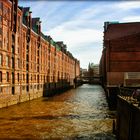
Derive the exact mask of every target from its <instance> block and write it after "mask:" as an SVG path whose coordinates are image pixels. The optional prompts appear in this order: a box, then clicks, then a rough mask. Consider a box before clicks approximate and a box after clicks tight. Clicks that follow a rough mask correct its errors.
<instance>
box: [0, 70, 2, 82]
mask: <svg viewBox="0 0 140 140" xmlns="http://www.w3.org/2000/svg"><path fill="white" fill-rule="evenodd" d="M0 82H2V72H1V71H0Z"/></svg>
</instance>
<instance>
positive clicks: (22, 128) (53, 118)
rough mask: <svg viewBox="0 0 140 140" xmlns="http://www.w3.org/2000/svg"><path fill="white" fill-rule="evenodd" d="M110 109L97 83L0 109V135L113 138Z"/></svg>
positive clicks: (5, 136) (83, 139) (102, 139)
mask: <svg viewBox="0 0 140 140" xmlns="http://www.w3.org/2000/svg"><path fill="white" fill-rule="evenodd" d="M114 117H115V116H114V112H112V111H109V109H108V104H107V102H106V98H105V94H104V91H103V89H102V88H101V86H99V85H88V84H85V85H82V86H80V87H78V88H77V89H71V90H69V91H67V92H65V93H63V94H59V95H56V96H54V97H50V98H43V97H42V98H39V99H36V100H33V101H30V102H26V103H21V104H18V105H14V106H11V107H8V108H3V109H0V138H1V139H4V138H13V139H16V138H17V139H23V138H25V139H27V138H29V139H64V140H67V139H68V140H78V139H80V140H89V139H91V140H94V139H96V140H115V137H114V135H113V134H112V121H113V119H114Z"/></svg>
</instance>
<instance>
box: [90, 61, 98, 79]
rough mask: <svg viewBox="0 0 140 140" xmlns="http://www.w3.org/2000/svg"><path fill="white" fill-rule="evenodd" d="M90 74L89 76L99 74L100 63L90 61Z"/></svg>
mask: <svg viewBox="0 0 140 140" xmlns="http://www.w3.org/2000/svg"><path fill="white" fill-rule="evenodd" d="M88 76H89V77H94V76H99V64H94V63H89V66H88Z"/></svg>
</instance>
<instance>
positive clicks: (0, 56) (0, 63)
mask: <svg viewBox="0 0 140 140" xmlns="http://www.w3.org/2000/svg"><path fill="white" fill-rule="evenodd" d="M0 66H2V54H0Z"/></svg>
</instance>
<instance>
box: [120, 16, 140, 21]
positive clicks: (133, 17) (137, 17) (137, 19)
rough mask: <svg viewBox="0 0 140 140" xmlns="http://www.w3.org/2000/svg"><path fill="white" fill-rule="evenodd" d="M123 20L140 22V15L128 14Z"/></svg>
mask: <svg viewBox="0 0 140 140" xmlns="http://www.w3.org/2000/svg"><path fill="white" fill-rule="evenodd" d="M122 20H123V21H125V22H126V21H127V22H140V16H128V17H124V18H123V19H122Z"/></svg>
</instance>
